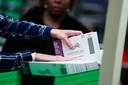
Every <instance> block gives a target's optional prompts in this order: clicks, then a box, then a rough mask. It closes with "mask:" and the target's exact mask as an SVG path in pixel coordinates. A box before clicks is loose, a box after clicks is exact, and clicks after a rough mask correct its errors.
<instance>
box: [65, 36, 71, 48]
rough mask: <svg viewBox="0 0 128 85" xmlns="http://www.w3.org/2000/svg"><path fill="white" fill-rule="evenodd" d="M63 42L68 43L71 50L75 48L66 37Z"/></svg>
mask: <svg viewBox="0 0 128 85" xmlns="http://www.w3.org/2000/svg"><path fill="white" fill-rule="evenodd" d="M63 41H64V42H65V43H66V45H67V46H68V47H69V48H73V45H72V43H71V41H70V39H69V38H67V37H64V38H63Z"/></svg>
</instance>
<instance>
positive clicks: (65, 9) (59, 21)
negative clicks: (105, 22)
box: [3, 0, 90, 55]
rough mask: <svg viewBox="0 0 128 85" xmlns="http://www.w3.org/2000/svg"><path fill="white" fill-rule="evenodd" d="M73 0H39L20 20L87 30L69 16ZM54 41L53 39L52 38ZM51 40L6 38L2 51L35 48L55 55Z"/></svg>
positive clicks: (54, 26)
mask: <svg viewBox="0 0 128 85" xmlns="http://www.w3.org/2000/svg"><path fill="white" fill-rule="evenodd" d="M74 1H75V0H39V5H38V6H36V7H33V8H32V9H30V10H29V11H28V12H27V13H26V14H25V15H23V16H22V17H21V19H20V20H26V21H30V22H34V23H36V24H45V25H48V26H50V27H52V28H54V29H63V30H66V29H71V30H80V31H82V32H83V33H86V32H89V31H90V30H88V29H87V27H85V26H84V25H82V24H81V23H80V22H78V21H77V20H76V19H75V18H74V17H72V16H70V14H69V13H70V11H71V10H72V8H73V5H74ZM53 41H54V40H53ZM53 41H43V40H42V41H40V40H37V39H35V40H33V39H32V40H7V42H6V44H5V45H4V49H3V51H5V52H7V51H12V52H15V51H20V50H24V49H28V50H35V51H36V52H39V53H44V54H51V55H55V51H54V45H53Z"/></svg>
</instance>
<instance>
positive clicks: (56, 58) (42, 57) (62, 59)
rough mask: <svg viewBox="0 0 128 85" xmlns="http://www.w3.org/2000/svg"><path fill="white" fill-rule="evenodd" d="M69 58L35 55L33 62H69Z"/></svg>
mask: <svg viewBox="0 0 128 85" xmlns="http://www.w3.org/2000/svg"><path fill="white" fill-rule="evenodd" d="M69 60H71V59H70V58H67V57H63V56H52V55H46V54H41V53H37V54H36V59H35V61H45V62H46V61H69Z"/></svg>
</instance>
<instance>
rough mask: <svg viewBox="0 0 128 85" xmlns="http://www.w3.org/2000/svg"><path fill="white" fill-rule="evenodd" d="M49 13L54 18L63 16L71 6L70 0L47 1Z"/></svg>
mask: <svg viewBox="0 0 128 85" xmlns="http://www.w3.org/2000/svg"><path fill="white" fill-rule="evenodd" d="M47 5H48V12H49V13H50V14H51V15H54V16H61V15H63V14H64V13H65V12H66V11H67V9H69V6H70V0H47Z"/></svg>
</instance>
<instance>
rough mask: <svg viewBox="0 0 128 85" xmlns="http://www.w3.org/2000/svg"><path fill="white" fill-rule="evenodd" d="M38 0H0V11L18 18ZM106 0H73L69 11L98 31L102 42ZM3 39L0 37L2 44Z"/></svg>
mask: <svg viewBox="0 0 128 85" xmlns="http://www.w3.org/2000/svg"><path fill="white" fill-rule="evenodd" d="M37 3H38V0H0V13H5V14H6V15H8V16H11V17H12V18H14V19H19V18H20V17H21V16H22V15H23V14H24V13H26V12H27V11H28V10H29V9H30V8H32V7H33V6H35V5H37ZM107 4H108V0H75V5H74V7H73V10H72V12H71V15H72V16H74V17H75V18H76V19H77V20H79V21H80V22H82V23H83V24H84V25H86V26H88V27H91V26H92V25H93V28H94V29H91V30H94V31H97V32H98V37H99V42H100V43H101V44H102V43H103V37H104V36H103V35H104V27H105V19H106V12H107ZM4 42H5V39H3V38H1V39H0V44H3V43H4Z"/></svg>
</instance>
